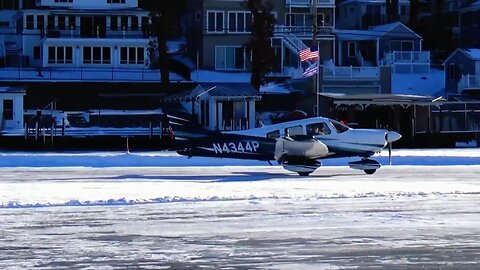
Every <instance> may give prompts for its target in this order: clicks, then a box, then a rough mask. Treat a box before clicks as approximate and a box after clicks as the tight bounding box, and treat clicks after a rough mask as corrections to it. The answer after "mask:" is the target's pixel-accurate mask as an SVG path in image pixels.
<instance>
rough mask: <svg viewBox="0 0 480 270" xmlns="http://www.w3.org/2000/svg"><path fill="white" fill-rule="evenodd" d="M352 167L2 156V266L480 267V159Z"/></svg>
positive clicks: (157, 157)
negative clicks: (304, 171) (305, 171)
mask: <svg viewBox="0 0 480 270" xmlns="http://www.w3.org/2000/svg"><path fill="white" fill-rule="evenodd" d="M376 159H377V160H379V161H380V162H381V163H383V164H385V163H386V162H387V157H386V155H385V154H382V155H380V156H378V157H376ZM349 160H350V159H338V160H328V161H326V162H324V165H325V167H322V168H320V169H318V170H317V171H316V172H315V173H313V174H312V175H311V176H309V177H299V176H297V175H296V174H293V173H291V172H288V171H285V170H283V168H281V167H279V166H269V165H267V164H266V163H264V162H256V161H239V160H230V159H207V158H191V159H187V158H185V157H181V156H178V155H176V154H174V153H168V152H143V153H131V154H126V153H121V152H99V153H91V152H90V153H84V152H75V153H65V152H64V153H43V152H38V153H31V152H6V153H5V152H4V153H1V154H0V217H1V220H0V269H33V268H35V269H161V268H168V267H170V268H171V269H185V268H192V269H198V268H202V267H207V268H208V267H209V268H215V269H218V268H230V269H238V268H243V269H245V268H248V269H255V268H258V269H260V268H261V269H265V268H268V269H356V268H360V269H364V268H373V267H379V268H386V269H478V268H479V267H480V259H479V258H480V247H479V246H478V243H479V242H480V237H479V235H480V214H479V209H480V180H478V175H479V174H480V149H443V150H394V159H393V162H394V165H393V166H384V167H382V168H381V169H380V170H378V172H377V173H375V174H374V175H365V174H364V173H363V172H361V171H356V170H352V169H350V168H348V167H346V166H345V164H346V162H348V161H349ZM352 160H354V159H352ZM477 164H478V165H477Z"/></svg>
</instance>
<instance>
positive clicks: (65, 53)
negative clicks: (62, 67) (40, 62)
mask: <svg viewBox="0 0 480 270" xmlns="http://www.w3.org/2000/svg"><path fill="white" fill-rule="evenodd" d="M34 50H35V47H34ZM38 50H39V57H40V47H39V49H38ZM34 54H35V53H34ZM48 63H49V64H71V63H73V47H64V46H58V47H54V46H49V47H48Z"/></svg>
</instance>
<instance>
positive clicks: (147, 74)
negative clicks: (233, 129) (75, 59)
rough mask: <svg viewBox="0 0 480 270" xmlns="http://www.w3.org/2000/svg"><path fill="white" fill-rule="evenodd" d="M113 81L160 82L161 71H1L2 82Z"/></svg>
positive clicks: (176, 77) (174, 76)
mask: <svg viewBox="0 0 480 270" xmlns="http://www.w3.org/2000/svg"><path fill="white" fill-rule="evenodd" d="M13 80H15V81H64V82H72V81H100V82H101V81H111V82H160V80H161V77H160V72H159V70H152V69H148V68H93V67H92V68H88V67H59V68H54V67H51V68H41V69H40V68H25V67H18V68H14V67H8V68H1V69H0V81H13ZM170 80H171V81H183V80H185V79H184V78H183V77H181V76H179V75H177V74H176V73H170Z"/></svg>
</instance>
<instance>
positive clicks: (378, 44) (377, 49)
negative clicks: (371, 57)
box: [375, 39, 380, 66]
mask: <svg viewBox="0 0 480 270" xmlns="http://www.w3.org/2000/svg"><path fill="white" fill-rule="evenodd" d="M375 54H376V56H377V57H376V59H375V61H377V62H376V63H375V65H376V66H378V63H379V62H380V61H379V60H380V58H379V57H380V41H379V39H377V48H376V49H375Z"/></svg>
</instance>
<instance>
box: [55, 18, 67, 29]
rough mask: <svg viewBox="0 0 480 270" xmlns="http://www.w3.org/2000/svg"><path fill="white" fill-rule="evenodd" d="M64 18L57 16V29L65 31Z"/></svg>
mask: <svg viewBox="0 0 480 270" xmlns="http://www.w3.org/2000/svg"><path fill="white" fill-rule="evenodd" d="M65 18H66V17H65V16H64V15H58V17H57V19H58V29H61V30H65Z"/></svg>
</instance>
